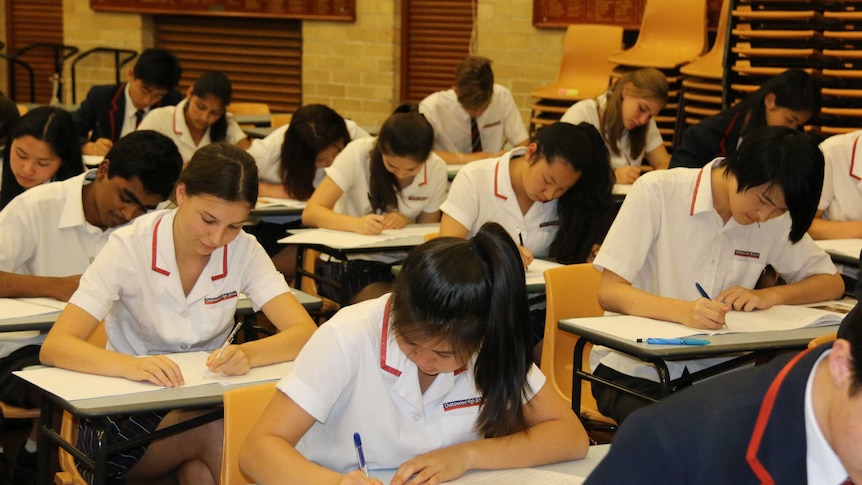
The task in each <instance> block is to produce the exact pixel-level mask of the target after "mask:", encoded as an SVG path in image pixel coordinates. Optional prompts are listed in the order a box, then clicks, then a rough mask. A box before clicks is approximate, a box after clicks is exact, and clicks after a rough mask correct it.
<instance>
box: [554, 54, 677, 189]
mask: <svg viewBox="0 0 862 485" xmlns="http://www.w3.org/2000/svg"><path fill="white" fill-rule="evenodd" d="M667 91H668V87H667V78H665V76H664V74H662V73H661V71H659V70H657V69H653V68H647V69H638V70H635V71H631V72H628V73H626V74H624V75H623V77H621V78H620V79H619V80H618V81H617V82H616V84H614V87H613V88H612V89H611V90H610V91H608V92H606V93H604V94H600V95H599V96H597V97H596V98H595V99H585V100H582V101H578V102H577V103H575V105H574V106H572V107H571V108H569V109H568V110H566V112H565V114H563V116H562V118H560V121H565V122H567V123H572V124H578V123H582V122H586V123H589V124H591V125H593V126H595V127H596V129H597V130H599V132H600V133H602V137H603V138H604V139H605V145H607V147H608V151H609V152H610V154H611V167H612V168H613V169H614V175H615V176H616V183H618V184H632V183H634V181H635V180H637V178H638V177H640V174H641V172H642V171H643V170H644V167H643V160H644V159H646V161H647V163H649V168H651V169H663V168H667V166H668V164H669V163H670V155H668V153H667V150H666V149H665V147H664V141H663V140H662V138H661V133H659V131H658V126H657V125H656V122H655V116H656V115H658V113H659V112H660V111H661V110H663V109H664V106H665V104H667Z"/></svg>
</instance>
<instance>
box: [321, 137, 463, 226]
mask: <svg viewBox="0 0 862 485" xmlns="http://www.w3.org/2000/svg"><path fill="white" fill-rule="evenodd" d="M375 143H377V138H376V137H375V138H370V137H369V138H359V139H357V140H354V141H352V142H350V143H348V144H347V146H346V147H345V148H344V150H342V151H341V153H339V154H338V156H337V157H335V161H334V162H333V163H332V166H330V167H329V168H327V169H326V175H327V176H328V177H329V178H330V179H332V181H333V182H335V185H338V187H339V188H340V189H341V190H342V191H343V192H344V193H343V194H342V195H341V197H340V198H339V199H338V201H337V202H336V203H335V207H334V208H333V209H334V210H335V212H337V213H339V214H347V215H349V216H354V217H362V216H364V215H367V214H370V213H371V212H372V211H371V202H370V201H369V200H368V194H369V191H370V185H369V184H370V180H371V150H372V149H373V148H374V144H375ZM448 180H449V179H448V175H447V173H446V162H444V161H443V159H441V158H440V157H438V156H437V155H435V154H434V153H431V156H429V157H428V160H427V161H426V162H425V164H424V166H423V167H422V168H421V169H420V170H419V173H417V174H416V176H415V177H414V178H413V182H412V183H411V184H410V185H408V186H407V187H404V188H403V189H401V196H400V197H398V211H399V212H401V213H402V214H404V215H405V216H406V217H407V218H408V219H410V220H412V221H415V220H416V218H417V217H419V215H420V214H421V213H423V212H436V211H437V210H439V209H440V204H442V203H443V200H444V199H445V198H446V186H447V185H448Z"/></svg>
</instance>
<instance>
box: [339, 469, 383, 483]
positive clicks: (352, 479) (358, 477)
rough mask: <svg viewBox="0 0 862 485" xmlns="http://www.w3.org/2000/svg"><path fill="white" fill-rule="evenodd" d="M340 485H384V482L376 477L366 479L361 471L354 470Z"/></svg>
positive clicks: (343, 478) (344, 477)
mask: <svg viewBox="0 0 862 485" xmlns="http://www.w3.org/2000/svg"><path fill="white" fill-rule="evenodd" d="M338 485H383V482H381V481H380V480H378V479H376V478H374V477H366V476H365V473H363V472H362V471H360V470H353V471H352V472H350V473H348V474H347V475H344V476H343V477H342V478H341V481H340V482H338Z"/></svg>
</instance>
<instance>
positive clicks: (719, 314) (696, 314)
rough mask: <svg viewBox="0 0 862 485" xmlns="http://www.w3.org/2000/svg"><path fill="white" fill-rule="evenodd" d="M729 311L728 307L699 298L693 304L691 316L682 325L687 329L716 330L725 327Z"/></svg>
mask: <svg viewBox="0 0 862 485" xmlns="http://www.w3.org/2000/svg"><path fill="white" fill-rule="evenodd" d="M728 311H730V307H729V306H728V305H724V304H721V303H719V302H718V301H715V300H710V299H708V298H698V299H697V300H695V301H693V302H691V312H690V315H689V316H688V318H686V319H685V321H683V322H682V323H683V324H684V325H685V326H686V327H692V328H705V329H708V330H715V329H718V328H721V327H722V326H723V325H724V316H725V315H726V314H727V312H728Z"/></svg>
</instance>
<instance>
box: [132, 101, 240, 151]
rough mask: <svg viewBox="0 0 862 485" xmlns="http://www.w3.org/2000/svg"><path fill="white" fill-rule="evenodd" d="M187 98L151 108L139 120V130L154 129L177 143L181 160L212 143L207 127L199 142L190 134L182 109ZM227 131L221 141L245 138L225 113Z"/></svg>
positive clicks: (235, 140) (236, 124)
mask: <svg viewBox="0 0 862 485" xmlns="http://www.w3.org/2000/svg"><path fill="white" fill-rule="evenodd" d="M188 102H189V99H188V98H186V99H184V100H182V101H180V102H179V103H178V104H177V105H176V106H162V107H161V108H156V109H154V110H152V111H151V112H150V113H149V114H148V115H147V117H146V118H144V121H141V124H140V126H138V129H139V130H155V131H158V132H159V133H161V134H163V135H165V136H167V137H168V138H170V139H171V140H173V141H174V143H175V144H176V145H177V149H179V151H180V155H181V156H182V157H183V162H188V161H189V160H191V158H192V155H194V154H195V151H196V150H197V149H198V148H200V147H203V146H207V145H209V144H210V143H212V140H210V128H207V131H206V133H204V136H203V138H201V142H200V143H198V144H195V141H194V140H193V139H192V135H191V133H190V132H189V127H188V125H187V124H186V117H185V114H184V113H183V111H184V110H185V107H186V105H187V104H188ZM225 116H227V133H226V135H225V139H224V140H223V141H225V142H227V143H230V144H236V142H238V141H240V140H242V139H243V138H245V137H246V136H245V133H244V132H243V131H242V128H240V127H239V124H238V123H237V122H236V119H235V118H234V117H233V115H232V114H230V113H227V114H226V115H225Z"/></svg>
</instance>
